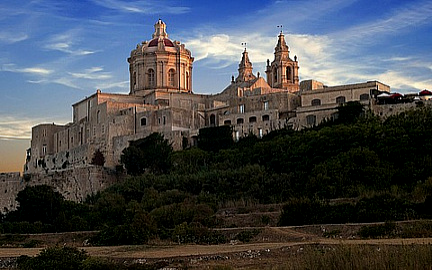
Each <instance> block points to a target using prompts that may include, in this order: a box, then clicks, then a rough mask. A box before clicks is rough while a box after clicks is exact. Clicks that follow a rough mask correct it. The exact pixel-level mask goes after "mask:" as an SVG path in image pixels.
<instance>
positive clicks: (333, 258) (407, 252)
mask: <svg viewBox="0 0 432 270" xmlns="http://www.w3.org/2000/svg"><path fill="white" fill-rule="evenodd" d="M431 263H432V246H431V245H409V246H392V245H388V246H374V245H337V246H319V245H318V246H306V247H304V248H299V249H297V250H296V252H295V253H293V254H291V255H290V256H288V258H287V259H286V263H285V264H281V265H279V266H277V267H275V268H271V269H295V270H297V269H298V270H300V269H419V270H420V269H428V268H430V265H431Z"/></svg>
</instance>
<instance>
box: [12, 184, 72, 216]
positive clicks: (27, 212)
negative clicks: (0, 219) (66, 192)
mask: <svg viewBox="0 0 432 270" xmlns="http://www.w3.org/2000/svg"><path fill="white" fill-rule="evenodd" d="M16 201H17V202H18V203H19V206H18V208H17V210H16V211H14V212H11V213H10V215H8V219H11V221H28V222H36V221H40V222H42V223H47V224H53V223H54V221H55V219H56V218H57V216H58V214H59V213H60V212H61V210H62V206H63V202H64V197H63V195H61V194H60V193H59V192H57V191H54V190H53V188H52V187H50V186H47V185H38V186H27V187H26V188H25V189H24V190H22V191H20V192H18V195H17V197H16Z"/></svg>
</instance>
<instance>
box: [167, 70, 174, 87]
mask: <svg viewBox="0 0 432 270" xmlns="http://www.w3.org/2000/svg"><path fill="white" fill-rule="evenodd" d="M168 85H169V86H175V70H174V69H170V70H169V71H168Z"/></svg>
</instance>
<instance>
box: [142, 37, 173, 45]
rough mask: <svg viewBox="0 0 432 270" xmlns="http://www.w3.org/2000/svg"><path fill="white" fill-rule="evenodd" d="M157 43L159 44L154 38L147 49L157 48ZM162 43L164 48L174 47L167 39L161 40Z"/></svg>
mask: <svg viewBox="0 0 432 270" xmlns="http://www.w3.org/2000/svg"><path fill="white" fill-rule="evenodd" d="M158 43H159V39H157V38H155V39H152V40H151V41H150V42H149V45H148V46H149V47H157V45H158ZM163 43H164V44H165V46H167V47H174V43H172V41H171V40H169V39H167V38H164V39H163Z"/></svg>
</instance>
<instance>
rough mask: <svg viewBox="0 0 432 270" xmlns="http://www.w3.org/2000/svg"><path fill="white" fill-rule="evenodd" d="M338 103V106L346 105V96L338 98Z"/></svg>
mask: <svg viewBox="0 0 432 270" xmlns="http://www.w3.org/2000/svg"><path fill="white" fill-rule="evenodd" d="M336 103H337V104H344V103H345V97H344V96H340V97H337V98H336Z"/></svg>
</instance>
